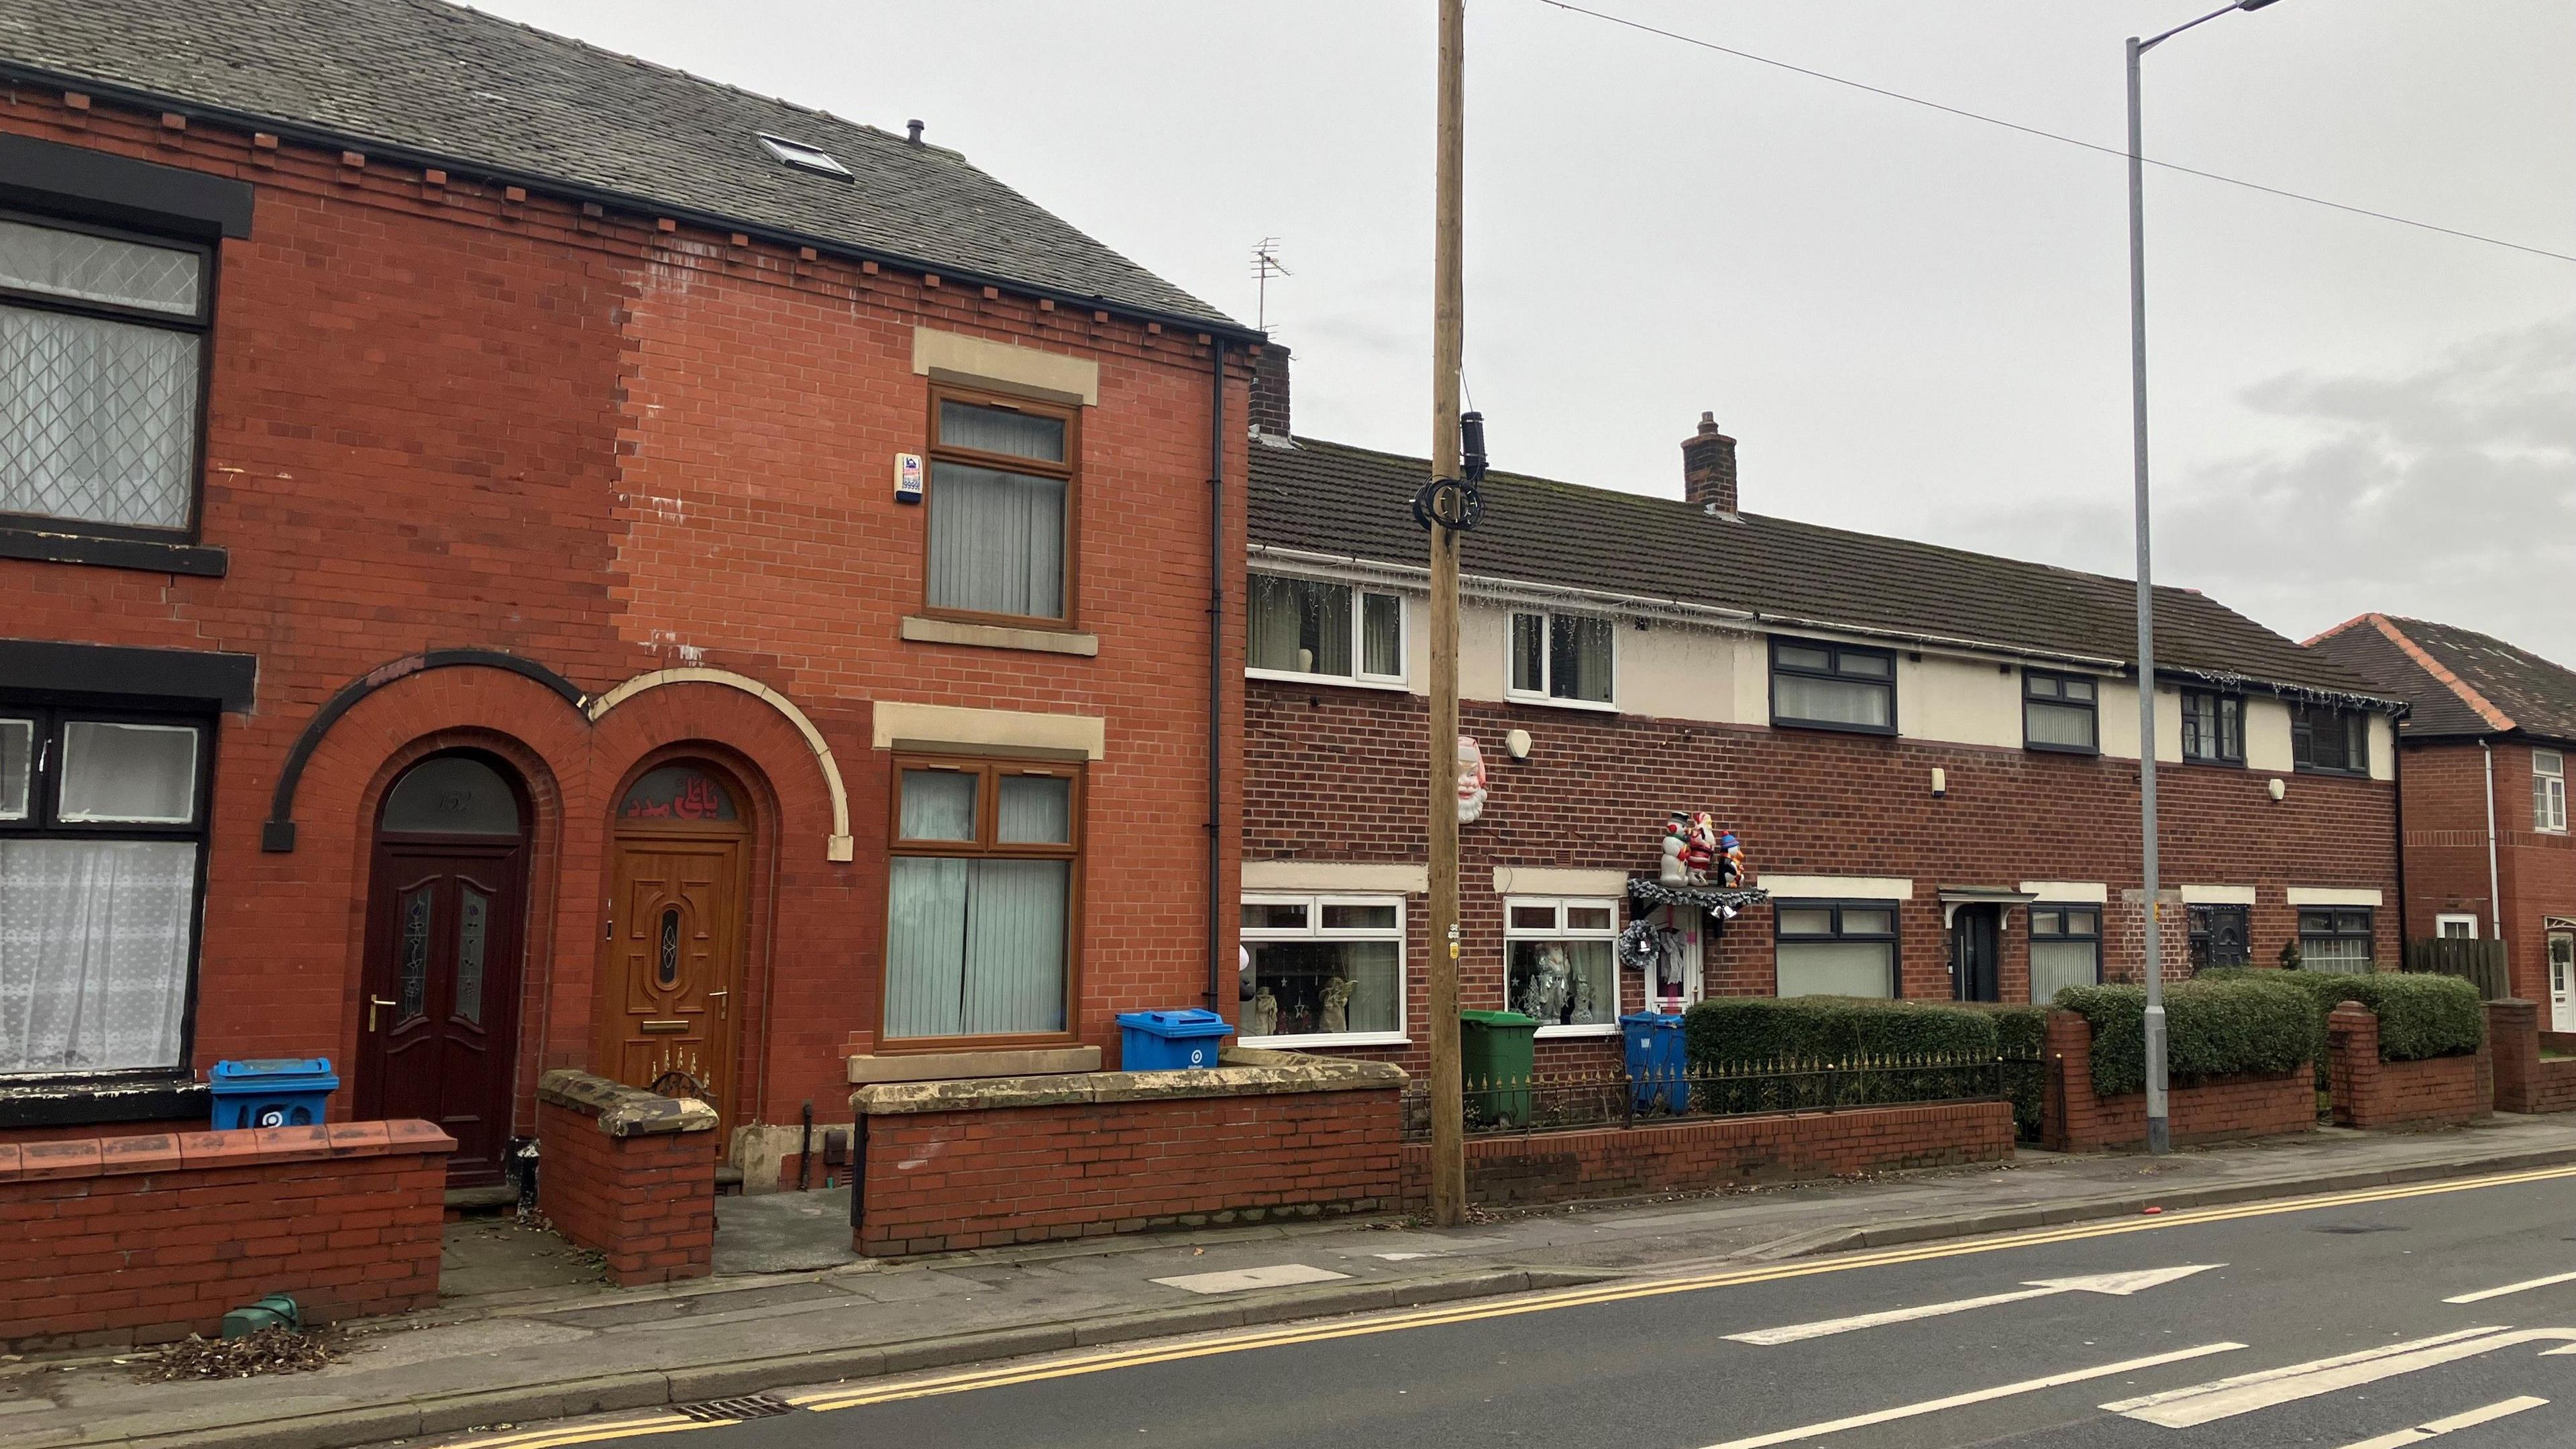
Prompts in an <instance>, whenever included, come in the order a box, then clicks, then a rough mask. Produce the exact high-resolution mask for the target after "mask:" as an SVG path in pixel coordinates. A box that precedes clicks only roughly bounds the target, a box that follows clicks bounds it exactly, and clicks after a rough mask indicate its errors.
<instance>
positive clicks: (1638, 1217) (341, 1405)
mask: <svg viewBox="0 0 2576 1449" xmlns="http://www.w3.org/2000/svg"><path fill="white" fill-rule="evenodd" d="M2556 1163H2576V1121H2564V1120H2560V1119H2553V1118H2521V1117H2499V1118H2491V1119H2488V1124H2487V1125H2482V1126H2479V1127H2474V1128H2470V1129H2465V1130H2461V1131H2454V1132H2445V1133H2432V1134H2422V1135H2384V1136H2383V1135H2365V1134H2354V1133H2340V1132H2324V1133H2319V1134H2317V1136H2316V1137H2314V1138H2312V1139H2305V1140H2290V1141H2280V1142H2274V1143H2270V1144H2262V1145H2249V1146H2243V1147H2234V1148H2220V1149H2213V1150H2209V1151H2202V1152H2187V1153H2182V1154H2178V1155H2176V1156H2174V1157H2171V1158H2167V1159H2163V1160H2160V1161H2149V1160H2147V1159H2144V1158H2136V1157H2097V1158H2052V1157H2048V1156H2046V1155H2043V1154H2025V1156H2024V1158H2023V1159H2022V1161H2021V1162H2020V1163H2019V1164H2018V1165H2016V1166H2014V1167H2011V1168H2009V1169H2002V1170H1996V1169H1979V1170H1973V1171H1958V1172H1946V1173H1933V1174H1921V1175H1911V1176H1899V1177H1891V1178H1886V1179H1880V1180H1875V1181H1868V1182H1851V1183H1834V1184H1821V1185H1812V1186H1805V1187H1797V1188H1786V1189H1778V1190H1769V1191H1761V1192H1752V1193H1735V1194H1727V1195H1722V1196H1700V1197H1690V1198H1682V1199H1676V1200H1668V1201H1660V1202H1631V1203H1621V1204H1610V1205H1602V1206H1597V1207H1591V1208H1585V1209H1581V1210H1573V1211H1550V1212H1542V1213H1531V1214H1526V1215H1520V1216H1515V1217H1509V1218H1504V1219H1499V1220H1494V1221H1487V1222H1479V1223H1476V1224H1472V1225H1470V1226H1468V1227H1466V1228H1463V1229H1458V1230H1453V1231H1447V1232H1436V1231H1430V1230H1426V1229H1422V1228H1419V1227H1415V1226H1410V1225H1406V1224H1401V1223H1396V1222H1384V1223H1372V1224H1348V1223H1345V1224H1335V1225H1329V1226H1309V1227H1267V1228H1257V1229H1232V1230H1210V1231H1204V1232H1198V1233H1189V1234H1174V1235H1165V1236H1161V1237H1156V1238H1152V1239H1131V1240H1118V1241H1112V1242H1092V1243H1085V1244H1068V1245H1058V1246H1053V1247H1045V1248H1034V1249H1024V1250H1016V1251H1010V1252H994V1253H985V1254H964V1255H954V1256H950V1257H944V1258H939V1259H934V1260H927V1261H921V1262H914V1263H906V1264H895V1265H886V1264H876V1263H849V1262H843V1263H841V1264H840V1265H839V1266H836V1267H830V1268H803V1269H800V1270H799V1271H787V1272H769V1273H761V1274H752V1275H740V1276H730V1277H720V1278H717V1279H713V1280H707V1281H703V1282H700V1283H697V1284H692V1285H688V1286H686V1287H683V1288H679V1289H659V1290H634V1291H615V1290H603V1289H599V1288H596V1287H593V1286H588V1285H583V1284H578V1283H560V1284H556V1285H554V1286H533V1287H515V1288H509V1289H507V1290H506V1291H493V1292H488V1293H485V1294H482V1295H479V1296H474V1297H464V1298H458V1299H455V1300H452V1301H451V1302H449V1303H448V1304H446V1305H444V1306H443V1307H442V1309H441V1310H439V1311H438V1312H436V1313H432V1314H426V1315H415V1316H413V1317H412V1318H410V1319H405V1320H394V1321H387V1322H383V1323H378V1324H371V1325H362V1326H360V1334H361V1338H360V1341H361V1343H362V1344H363V1345H364V1346H365V1351H363V1352H360V1353H358V1354H356V1355H354V1356H353V1357H352V1358H351V1359H349V1361H347V1362H345V1363H342V1364H339V1365H335V1366H333V1367H332V1368H329V1369H326V1370H323V1371H320V1372H317V1373H313V1374H306V1375H298V1376H294V1377H291V1378H273V1379H260V1380H248V1381H236V1382H222V1383H198V1384H136V1383H134V1382H132V1381H131V1380H130V1379H128V1378H127V1377H126V1376H125V1375H124V1373H123V1372H122V1371H120V1370H117V1369H116V1368H114V1366H112V1365H106V1364H95V1363H94V1364H90V1365H87V1366H79V1367H71V1368H62V1367H58V1366H52V1365H42V1364H21V1365H17V1366H14V1367H11V1368H9V1369H6V1370H0V1446H7V1449H20V1446H25V1449H39V1446H55V1445H75V1444H77V1445H92V1444H132V1445H138V1446H146V1445H148V1446H153V1449H200V1446H212V1445H218V1444H223V1445H230V1444H245V1445H246V1444H258V1445H263V1446H274V1449H298V1446H313V1449H330V1446H341V1445H353V1444H363V1443H371V1442H377V1441H381V1440H387V1439H394V1438H411V1437H417V1436H420V1435H436V1434H443V1433H449V1432H453V1431H458V1430H464V1429H468V1428H471V1427H473V1426H477V1425H490V1424H496V1423H519V1424H525V1423H528V1422H530V1421H534V1420H543V1419H551V1418H558V1417H562V1416H567V1415H580V1414H586V1413H592V1412H596V1411H602V1410H627V1409H638V1408H649V1407H657V1406H661V1405H666V1404H688V1403H693V1402H697V1401H701V1400H707V1399H715V1398H722V1397H727V1396H732V1395H740V1394H747V1393H752V1392H756V1391H760V1390H764V1389H773V1388H778V1387H781V1386H785V1385H796V1384H813V1383H818V1382H827V1381H858V1380H869V1379H875V1378H879V1377H882V1376H885V1375H893V1374H903V1373H909V1372H913V1371H917V1370H922V1369H927V1368H934V1367H939V1366H942V1365H950V1364H961V1363H969V1362H978V1361H989V1360H996V1359H1003V1358H1010V1357H1014V1356H1017V1355H1025V1354H1037V1353H1047V1352H1051V1351H1057V1350H1063V1349H1067V1348H1072V1347H1075V1346H1078V1345H1088V1344H1106V1343H1115V1342H1122V1341H1130V1340H1139V1339H1149V1338H1156V1337H1161V1336H1166V1335H1172V1334H1181V1333H1193V1332H1206V1331H1211V1330H1222V1329H1227V1328H1232V1327H1238V1326H1241V1325H1247V1324H1259V1323H1275V1322H1281V1321H1285V1320H1289V1319H1297V1318H1310V1317H1316V1316H1320V1315H1329V1314H1342V1313H1352V1312H1359V1311H1365V1310H1373V1309H1386V1308H1389V1307H1395V1306H1401V1305H1404V1304H1410V1303H1437V1302H1447V1301H1452V1300H1456V1299H1461V1298H1467V1297H1481V1296H1492V1295H1501V1294H1513V1293H1521V1292H1525V1291H1528V1290H1530V1289H1533V1288H1545V1287H1549V1286H1555V1285H1564V1284H1568V1283H1581V1282H1591V1281H1595V1280H1608V1279H1618V1278H1623V1277H1629V1276H1635V1275H1639V1274H1666V1273H1670V1272H1674V1271H1678V1270H1681V1269H1684V1268H1687V1267H1689V1266H1691V1265H1705V1264H1718V1265H1727V1264H1735V1265H1743V1264H1763V1263H1781V1262H1790V1261H1795V1260H1800V1259H1803V1258H1805V1257H1807V1256H1810V1255H1814V1254H1817V1253H1823V1252H1835V1251H1845V1250H1849V1249H1854V1248H1862V1247H1868V1246H1872V1245H1885V1244H1890V1243H1899V1242H1909V1241H1912V1242H1921V1241H1928V1240H1933V1239H1940V1238H1959V1237H1965V1236H1969V1235H1974V1234H1982V1233H1994V1232H1998V1231H2004V1230H2008V1229H2013V1228H2018V1227H2024V1226H2029V1225H2032V1224H2035V1223H2043V1222H2077V1221H2083V1220H2088V1219H2103V1218H2112V1217H2124V1216H2129V1215H2134V1214H2138V1213H2140V1212H2141V1211H2142V1210H2143V1209H2145V1208H2147V1207H2151V1206H2153V1207H2161V1208H2164V1209H2167V1210H2169V1211H2180V1210H2182V1209H2185V1208H2188V1207H2192V1206H2196V1205H2206V1204H2212V1203H2225V1202H2240V1201H2246V1200H2249V1199H2255V1198H2263V1197H2278V1196H2283V1195H2287V1194H2294V1193H2310V1192H2321V1191H2333V1190H2340V1189H2347V1188H2353V1187H2363V1186H2369V1185H2373V1184H2379V1183H2386V1182H2392V1181H2406V1180H2415V1179H2420V1178H2426V1177H2437V1176H2443V1175H2460V1174H2467V1173H2474V1172H2486V1171H2496V1170H2503V1169H2509V1168H2519V1167H2531V1166H2540V1165H2548V1164H2556ZM732 1204H733V1200H728V1206H729V1209H730V1208H731V1206H732ZM756 1206H759V1207H760V1208H761V1209H762V1210H763V1211H767V1212H772V1213H779V1212H791V1211H792V1212H797V1213H800V1214H801V1213H803V1212H804V1211H806V1210H807V1209H809V1208H817V1207H819V1209H820V1210H819V1211H816V1212H814V1214H813V1215H814V1216H815V1217H816V1218H818V1219H820V1220H822V1221H823V1222H824V1223H825V1224H826V1225H827V1227H828V1225H829V1224H830V1222H831V1221H832V1219H833V1216H834V1214H835V1213H836V1212H838V1211H839V1209H837V1208H835V1207H834V1206H832V1205H830V1204H828V1203H827V1204H814V1203H797V1202H795V1201H793V1200H787V1201H764V1202H763V1203H760V1204H757V1205H756ZM770 1246H771V1247H772V1248H778V1249H779V1251H786V1249H784V1248H779V1245H778V1244H771V1245H770ZM767 1261H769V1262H770V1263H772V1264H775V1263H777V1262H779V1261H780V1260H779V1259H776V1258H771V1259H768V1260H767ZM1208 1274H1219V1275H1223V1274H1243V1275H1250V1276H1249V1277H1246V1278H1242V1279H1228V1278H1220V1279H1218V1280H1216V1281H1214V1282H1208V1281H1204V1280H1202V1281H1199V1282H1195V1283H1192V1282H1187V1281H1184V1282H1179V1283H1176V1282H1173V1281H1170V1280H1193V1279H1201V1275H1208ZM1272 1283H1277V1284H1279V1286H1261V1285H1264V1284H1272ZM1245 1285H1250V1286H1245ZM486 1286H491V1285H486ZM1200 1290H1206V1291H1200Z"/></svg>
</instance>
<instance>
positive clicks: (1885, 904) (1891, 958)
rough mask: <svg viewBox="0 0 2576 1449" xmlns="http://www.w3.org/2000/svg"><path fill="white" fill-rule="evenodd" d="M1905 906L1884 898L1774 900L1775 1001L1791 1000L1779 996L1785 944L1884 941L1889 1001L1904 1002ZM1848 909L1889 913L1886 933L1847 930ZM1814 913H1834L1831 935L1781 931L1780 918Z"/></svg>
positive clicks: (1772, 924) (1772, 977)
mask: <svg viewBox="0 0 2576 1449" xmlns="http://www.w3.org/2000/svg"><path fill="white" fill-rule="evenodd" d="M1904 907H1905V903H1904V902H1903V901H1901V900H1896V899H1893V898H1890V897H1884V896H1879V897H1872V896H1831V897H1811V896H1810V897H1793V898H1791V899H1788V900H1775V901H1773V902H1772V903H1771V995H1772V996H1773V997H1774V998H1775V999H1788V998H1781V997H1780V946H1781V943H1782V942H1784V941H1785V942H1787V943H1788V944H1790V945H1793V946H1811V945H1815V944H1817V943H1819V942H1826V941H1867V942H1877V941H1884V942H1886V943H1887V999H1888V1000H1890V1001H1902V1000H1904V999H1905V910H1904ZM1846 908H1856V909H1859V910H1865V911H1885V912H1886V913H1887V929H1886V930H1885V931H1848V930H1845V929H1844V928H1843V911H1844V910H1845V909H1846ZM1814 910H1830V911H1832V912H1833V918H1834V929H1833V933H1832V934H1831V935H1826V936H1806V935H1791V934H1789V933H1788V932H1785V931H1783V930H1781V929H1780V921H1781V918H1782V917H1783V916H1785V915H1787V914H1788V913H1789V912H1791V911H1814Z"/></svg>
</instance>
